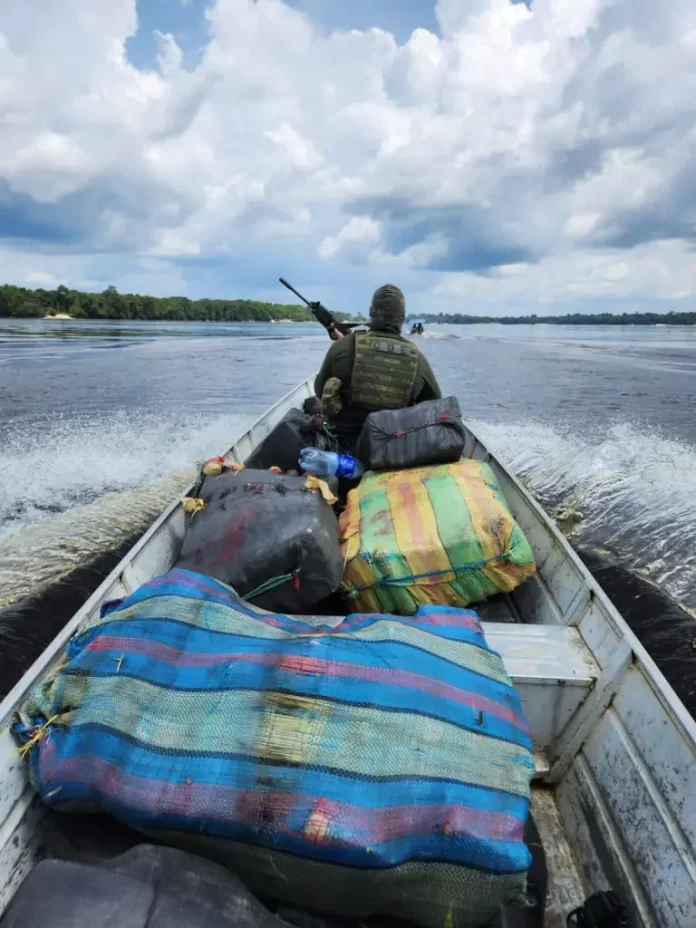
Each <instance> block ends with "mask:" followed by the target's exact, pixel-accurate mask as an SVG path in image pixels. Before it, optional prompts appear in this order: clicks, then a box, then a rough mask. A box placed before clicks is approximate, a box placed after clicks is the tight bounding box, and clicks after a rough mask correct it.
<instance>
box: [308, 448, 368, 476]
mask: <svg viewBox="0 0 696 928" xmlns="http://www.w3.org/2000/svg"><path fill="white" fill-rule="evenodd" d="M300 467H301V468H302V470H303V471H305V473H307V474H315V476H317V477H334V476H335V477H345V478H347V479H348V480H359V479H360V477H362V475H363V474H364V473H365V468H364V467H363V466H362V464H361V463H360V461H358V460H357V459H356V458H354V457H353V456H352V455H350V454H337V453H336V452H335V451H320V450H319V448H303V449H302V451H301V452H300Z"/></svg>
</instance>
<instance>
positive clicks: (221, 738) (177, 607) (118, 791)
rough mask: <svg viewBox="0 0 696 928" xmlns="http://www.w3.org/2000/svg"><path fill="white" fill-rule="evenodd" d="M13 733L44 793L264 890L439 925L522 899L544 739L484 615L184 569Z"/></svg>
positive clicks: (45, 692) (110, 628) (31, 702)
mask: <svg viewBox="0 0 696 928" xmlns="http://www.w3.org/2000/svg"><path fill="white" fill-rule="evenodd" d="M16 731H17V732H18V734H19V735H20V737H21V738H22V739H23V740H24V741H25V746H26V747H27V753H28V756H29V763H30V768H31V776H32V781H33V783H34V785H35V787H36V789H37V790H38V792H39V793H40V795H41V797H42V798H43V800H44V802H45V803H47V804H48V805H50V806H52V807H54V808H56V809H60V810H63V811H65V812H69V811H90V810H94V811H96V810H103V811H106V812H108V813H110V814H111V815H114V816H116V817H117V818H118V819H120V820H121V821H123V822H125V823H126V824H128V825H130V826H132V827H134V828H137V829H139V830H141V831H143V832H146V833H147V834H148V835H150V836H153V837H155V838H157V839H159V840H160V841H163V842H165V843H167V844H171V845H175V846H178V847H180V848H183V849H184V850H189V851H194V852H198V853H201V854H204V855H205V856H208V857H211V858H213V859H216V860H218V861H220V862H222V863H225V864H226V865H227V866H228V867H230V868H231V869H232V870H233V871H234V872H235V873H236V874H238V875H239V876H240V877H241V878H242V879H244V880H245V881H246V882H247V884H248V885H249V887H250V888H251V889H252V891H255V892H258V893H262V894H265V895H267V896H274V897H276V898H279V899H285V900H287V901H290V902H292V903H294V904H296V905H301V906H304V907H308V908H313V909H319V910H323V911H328V912H335V913H339V914H341V915H345V916H361V917H364V916H368V915H370V914H376V913H382V914H386V915H393V916H397V917H401V918H404V919H407V920H409V921H412V922H415V923H417V924H420V925H422V926H425V928H442V926H452V928H457V926H476V925H482V924H484V923H485V922H486V921H487V920H488V919H489V918H490V917H491V916H492V915H494V914H495V913H496V912H497V910H498V909H499V907H500V906H501V905H503V904H508V903H511V902H513V903H514V902H516V901H519V902H520V904H522V903H523V901H524V892H525V881H526V871H527V868H528V866H529V862H530V855H529V852H528V849H527V847H526V845H525V844H524V842H523V828H524V824H525V822H526V819H527V817H528V813H529V802H530V782H531V777H532V773H533V770H534V764H533V760H532V755H531V743H530V739H529V734H528V729H527V723H526V720H525V718H524V715H523V712H522V708H521V704H520V700H519V697H518V696H517V694H516V692H515V690H514V688H513V686H512V684H511V682H510V679H509V677H508V676H507V673H506V671H505V669H504V666H503V663H502V661H501V659H500V657H499V656H498V655H497V654H495V653H494V652H492V651H491V650H489V648H488V647H487V645H486V642H485V639H484V637H483V634H482V632H481V626H480V624H479V621H478V619H477V616H476V614H475V613H474V612H471V611H464V610H459V609H449V608H438V607H429V608H427V609H421V610H419V612H418V614H417V615H416V616H415V618H414V619H408V620H404V619H400V618H397V617H395V616H376V615H353V616H349V617H348V618H347V619H346V620H345V621H344V622H342V623H341V624H340V625H338V626H337V627H336V628H330V627H328V626H320V627H314V626H312V625H310V624H307V623H306V622H302V621H299V620H297V619H292V618H287V617H286V616H282V615H276V614H270V613H262V612H260V611H259V610H255V609H253V608H251V607H249V606H248V605H247V604H245V603H244V602H241V601H240V600H239V599H238V598H237V597H236V596H235V595H234V593H233V592H232V591H231V590H230V589H229V588H228V587H226V586H224V585H222V584H220V583H218V582H216V581H213V580H210V579H208V578H206V577H203V576H202V575H200V574H195V573H191V572H189V571H185V570H173V571H171V572H170V573H168V574H166V575H164V576H162V577H160V578H158V579H156V580H153V581H152V582H150V583H148V584H146V585H145V586H143V587H142V588H141V589H140V590H139V591H138V592H136V593H134V594H133V595H131V596H129V597H128V598H127V599H125V600H123V601H121V602H120V603H117V604H109V605H107V606H106V607H105V608H104V610H103V615H102V616H101V617H99V618H95V619H93V620H90V621H88V622H87V623H86V625H85V626H84V627H83V628H82V629H81V633H80V634H79V635H78V636H77V637H75V638H74V639H73V640H72V641H71V643H70V645H69V648H68V655H67V661H66V663H65V664H63V666H62V667H59V668H58V669H57V670H56V671H55V672H54V675H53V676H52V677H51V678H49V680H48V681H44V682H43V683H42V684H40V685H37V686H36V687H35V688H34V690H33V691H32V692H31V693H30V695H29V697H28V701H27V702H26V704H25V705H24V706H23V708H22V711H21V715H20V722H19V723H18V724H17V725H16Z"/></svg>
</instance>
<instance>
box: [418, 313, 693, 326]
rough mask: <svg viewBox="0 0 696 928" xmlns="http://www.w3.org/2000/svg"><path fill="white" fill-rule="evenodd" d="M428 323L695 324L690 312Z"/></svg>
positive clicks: (441, 317)
mask: <svg viewBox="0 0 696 928" xmlns="http://www.w3.org/2000/svg"><path fill="white" fill-rule="evenodd" d="M425 319H426V321H427V322H448V323H450V324H451V325H471V324H472V323H481V322H499V323H502V324H503V325H522V324H524V325H530V324H531V325H538V324H541V323H545V324H549V325H696V312H693V313H621V314H618V313H592V314H588V313H569V314H568V315H566V316H537V315H532V316H502V317H500V316H464V315H462V314H461V313H438V314H437V315H436V316H434V315H429V316H426V317H425Z"/></svg>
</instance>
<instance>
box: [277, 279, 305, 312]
mask: <svg viewBox="0 0 696 928" xmlns="http://www.w3.org/2000/svg"><path fill="white" fill-rule="evenodd" d="M278 280H279V281H280V282H281V284H282V285H283V286H284V287H287V288H288V290H291V291H292V292H293V293H294V294H295V296H297V297H299V298H300V299H301V300H302V302H303V303H305V304H306V305H307V306H311V305H312V304H311V303H310V302H309V300H308V299H306V297H303V296H302V294H301V293H300V292H299V291H298V290H295V288H294V287H293V285H292V284H289V283H288V282H287V280H286V279H285V278H284V277H279V278H278Z"/></svg>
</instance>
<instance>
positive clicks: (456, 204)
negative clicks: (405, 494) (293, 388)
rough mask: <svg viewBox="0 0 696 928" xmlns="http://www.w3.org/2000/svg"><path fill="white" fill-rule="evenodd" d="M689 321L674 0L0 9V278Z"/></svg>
mask: <svg viewBox="0 0 696 928" xmlns="http://www.w3.org/2000/svg"><path fill="white" fill-rule="evenodd" d="M280 276H284V277H286V278H288V279H289V280H290V281H291V282H292V283H293V284H295V286H297V287H298V288H299V289H301V290H303V291H304V292H306V294H307V296H308V297H309V298H310V299H321V300H322V301H323V302H324V303H326V304H327V305H329V306H331V307H333V308H337V309H343V310H345V311H347V312H359V311H364V310H365V309H366V308H367V306H368V305H369V300H370V294H371V292H372V290H373V289H374V288H375V287H376V286H379V285H380V284H382V283H386V282H389V283H396V284H398V285H399V286H401V288H402V289H403V290H404V292H405V293H406V297H407V304H408V310H409V312H411V313H414V314H419V315H420V314H422V313H428V312H463V313H470V314H474V315H477V314H481V315H493V316H501V315H506V314H529V313H536V314H537V315H541V316H543V315H551V314H559V313H567V312H632V311H657V312H670V311H674V312H682V311H696V3H694V2H693V0H669V2H668V3H657V2H655V0H530V2H529V3H527V2H516V3H512V2H510V0H437V2H434V0H351V2H346V0H285V2H283V0H138V2H136V0H108V3H105V2H104V0H61V2H60V3H56V2H55V0H32V2H31V3H13V4H9V3H8V4H3V8H2V10H1V11H0V282H6V283H14V284H19V285H24V286H30V287H47V288H52V287H55V286H57V285H58V284H61V283H63V284H66V285H67V286H69V287H75V288H78V289H84V290H95V291H100V290H104V289H106V287H108V286H110V285H114V286H116V287H117V288H118V289H119V291H121V292H140V293H150V294H154V295H158V296H167V295H180V296H188V297H191V298H199V297H222V298H225V297H226V298H235V297H248V298H255V299H268V300H275V301H279V302H285V301H287V298H288V294H287V291H284V290H283V289H282V288H281V287H280V286H279V284H278V282H277V280H278V277H280Z"/></svg>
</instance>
